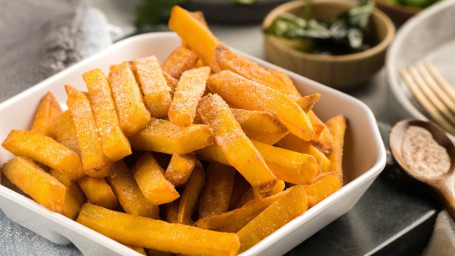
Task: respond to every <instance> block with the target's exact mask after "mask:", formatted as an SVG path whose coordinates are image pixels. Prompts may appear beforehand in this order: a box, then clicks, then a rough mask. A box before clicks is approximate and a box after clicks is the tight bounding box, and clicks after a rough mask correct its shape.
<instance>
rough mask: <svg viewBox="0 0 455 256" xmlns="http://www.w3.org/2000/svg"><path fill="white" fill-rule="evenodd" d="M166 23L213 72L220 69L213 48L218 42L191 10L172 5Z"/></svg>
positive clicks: (214, 48)
mask: <svg viewBox="0 0 455 256" xmlns="http://www.w3.org/2000/svg"><path fill="white" fill-rule="evenodd" d="M168 25H169V28H170V29H171V30H173V31H174V32H175V33H177V34H178V35H179V36H180V38H182V40H183V41H184V42H185V43H186V45H187V46H188V47H189V48H190V49H191V50H192V51H193V52H194V53H196V54H197V55H198V56H199V58H201V59H202V61H203V62H204V63H205V64H207V65H208V66H209V67H210V68H211V69H212V70H213V71H214V72H219V71H221V68H220V66H219V64H218V62H217V61H216V58H215V50H216V47H217V46H218V44H220V42H219V40H218V38H216V37H215V36H214V35H213V34H212V32H211V31H210V30H209V29H208V27H207V25H206V24H203V23H201V22H200V21H199V20H198V19H197V18H195V17H194V15H193V14H192V13H191V12H188V11H187V10H185V9H183V8H181V7H179V6H174V7H173V8H172V10H171V16H170V18H169V24H168Z"/></svg>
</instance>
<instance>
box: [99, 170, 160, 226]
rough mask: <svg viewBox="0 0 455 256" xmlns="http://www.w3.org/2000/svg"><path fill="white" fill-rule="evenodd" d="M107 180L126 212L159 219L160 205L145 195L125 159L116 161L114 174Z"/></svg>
mask: <svg viewBox="0 0 455 256" xmlns="http://www.w3.org/2000/svg"><path fill="white" fill-rule="evenodd" d="M107 180H108V182H109V184H110V185H111V188H112V191H113V192H114V194H115V195H116V197H117V199H118V201H119V203H120V205H121V206H122V208H123V210H124V211H125V212H126V213H129V214H133V215H138V216H144V217H149V218H152V219H159V217H160V215H159V208H158V206H156V205H153V204H152V203H151V202H150V201H148V200H147V199H146V198H145V197H144V195H143V194H142V192H141V190H140V189H139V186H138V185H137V183H136V180H135V179H134V177H133V174H131V172H130V170H129V168H128V166H126V164H125V162H124V161H118V162H116V163H115V166H114V174H113V175H112V176H110V177H108V178H107Z"/></svg>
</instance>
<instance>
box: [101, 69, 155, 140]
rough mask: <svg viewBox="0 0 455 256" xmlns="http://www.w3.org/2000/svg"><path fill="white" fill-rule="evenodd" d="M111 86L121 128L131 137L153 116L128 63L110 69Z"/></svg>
mask: <svg viewBox="0 0 455 256" xmlns="http://www.w3.org/2000/svg"><path fill="white" fill-rule="evenodd" d="M109 84H110V85H111V89H112V96H113V98H114V102H115V106H116V110H117V115H118V119H119V124H120V128H121V129H122V131H123V132H124V133H125V135H126V136H131V135H133V134H135V133H137V132H138V131H140V130H141V129H143V128H144V127H145V126H146V125H147V123H148V122H149V121H150V118H151V116H150V112H149V111H148V110H147V108H146V107H145V105H144V101H143V99H142V93H141V90H140V89H139V85H138V84H137V82H136V79H135V77H134V74H133V71H132V70H131V68H130V65H129V63H128V62H126V61H125V62H123V63H122V64H119V65H113V66H111V67H110V72H109Z"/></svg>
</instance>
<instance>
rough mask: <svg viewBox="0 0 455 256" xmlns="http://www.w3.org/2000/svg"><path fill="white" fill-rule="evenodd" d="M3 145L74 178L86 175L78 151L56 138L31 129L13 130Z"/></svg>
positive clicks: (15, 152) (9, 149)
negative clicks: (72, 149)
mask: <svg viewBox="0 0 455 256" xmlns="http://www.w3.org/2000/svg"><path fill="white" fill-rule="evenodd" d="M2 146H3V147H4V148H5V149H7V150H8V151H10V152H11V153H13V154H15V155H17V156H26V157H29V158H31V159H33V160H35V161H37V162H39V163H42V164H44V165H46V166H49V167H51V168H54V169H57V170H59V171H60V172H63V173H65V174H66V175H68V176H69V177H70V178H71V179H72V180H76V179H79V178H80V177H82V176H83V175H84V173H83V171H82V162H81V159H80V158H79V156H77V154H76V153H74V152H73V151H71V150H70V149H68V148H67V147H65V146H63V145H62V144H60V143H58V142H57V141H55V140H54V139H52V138H50V137H47V136H44V135H41V134H39V133H34V132H30V131H22V130H12V131H11V132H10V133H9V134H8V137H6V139H5V141H3V143H2Z"/></svg>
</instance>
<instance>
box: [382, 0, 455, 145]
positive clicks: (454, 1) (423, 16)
mask: <svg viewBox="0 0 455 256" xmlns="http://www.w3.org/2000/svg"><path fill="white" fill-rule="evenodd" d="M452 5H455V0H446V1H441V2H438V3H436V4H434V5H432V6H430V7H429V8H426V9H425V10H423V11H422V12H420V13H419V14H418V15H415V16H413V17H411V19H409V21H408V22H406V24H404V25H403V27H401V28H400V31H399V33H397V36H396V38H395V40H394V42H393V44H391V45H390V48H389V50H388V52H387V54H386V62H385V68H386V72H387V82H388V86H389V87H390V89H391V92H392V94H393V95H394V97H396V98H397V100H398V102H399V104H400V105H401V106H402V107H404V109H405V111H406V112H407V113H408V114H410V115H411V116H413V117H416V118H420V119H423V120H430V119H429V118H428V117H427V116H426V115H424V114H423V113H422V112H421V111H420V110H418V108H417V107H416V106H414V104H412V103H411V101H410V99H409V98H408V97H407V96H406V95H404V93H403V91H402V90H401V89H399V87H401V86H400V83H401V82H400V81H401V80H400V77H399V75H398V67H397V65H396V64H395V63H394V61H393V59H395V56H397V54H398V52H399V46H400V45H401V44H403V43H404V42H405V41H406V37H407V36H408V35H409V34H411V33H412V31H413V30H414V29H416V28H418V27H419V25H420V24H421V23H423V22H426V20H428V19H430V18H431V17H433V16H434V15H436V14H437V13H439V12H441V11H442V10H444V9H446V8H447V7H449V6H452ZM449 136H451V137H452V135H450V134H449ZM453 138H454V139H455V136H454V137H453Z"/></svg>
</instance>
